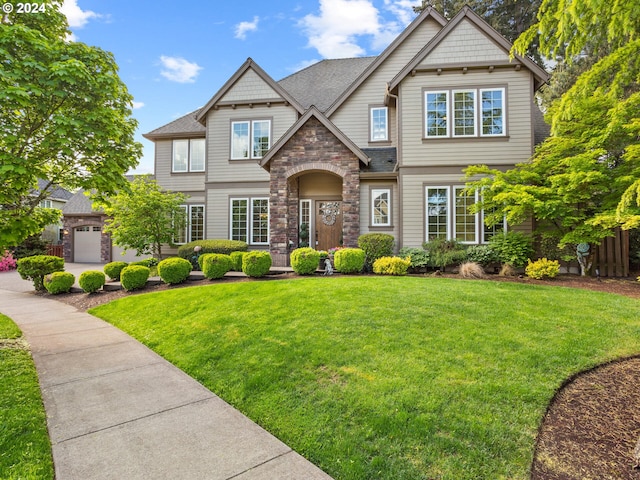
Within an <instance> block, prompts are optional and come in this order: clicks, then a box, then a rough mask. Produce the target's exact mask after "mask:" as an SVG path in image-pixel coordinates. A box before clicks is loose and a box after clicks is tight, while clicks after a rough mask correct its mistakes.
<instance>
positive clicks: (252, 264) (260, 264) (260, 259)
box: [242, 250, 271, 278]
mask: <svg viewBox="0 0 640 480" xmlns="http://www.w3.org/2000/svg"><path fill="white" fill-rule="evenodd" d="M269 269H271V254H270V253H269V252H261V251H259V250H254V251H252V252H248V253H247V254H246V255H244V256H243V257H242V271H243V272H244V274H245V275H246V276H247V277H254V278H259V277H264V276H265V275H266V274H267V273H269Z"/></svg>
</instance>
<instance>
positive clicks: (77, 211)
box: [62, 189, 100, 216]
mask: <svg viewBox="0 0 640 480" xmlns="http://www.w3.org/2000/svg"><path fill="white" fill-rule="evenodd" d="M99 213H100V211H99V210H94V209H93V205H92V202H91V199H90V198H89V197H88V196H87V195H85V190H82V189H80V190H78V191H77V192H76V193H75V194H74V195H73V196H72V197H71V199H70V200H69V201H68V202H67V204H66V205H65V206H64V207H63V208H62V214H63V215H66V216H69V215H91V214H99Z"/></svg>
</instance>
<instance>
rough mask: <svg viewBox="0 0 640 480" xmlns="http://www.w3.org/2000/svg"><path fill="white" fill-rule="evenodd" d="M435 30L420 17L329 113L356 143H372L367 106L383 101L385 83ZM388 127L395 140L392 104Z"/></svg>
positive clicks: (433, 25)
mask: <svg viewBox="0 0 640 480" xmlns="http://www.w3.org/2000/svg"><path fill="white" fill-rule="evenodd" d="M439 30H440V25H439V24H437V23H436V22H435V21H434V20H432V19H428V20H426V21H424V22H423V23H422V24H421V25H420V26H419V27H418V28H416V30H415V31H414V32H413V33H412V34H411V35H410V36H409V37H408V38H407V39H406V40H405V41H404V43H403V44H402V45H400V46H399V47H398V48H396V50H395V51H394V52H393V54H391V55H390V56H389V58H387V59H386V60H385V61H384V62H383V63H382V64H381V65H380V66H379V67H378V69H377V70H376V71H375V72H374V73H373V74H371V76H370V77H369V78H368V79H367V80H366V81H365V82H364V83H363V84H362V85H360V87H359V88H358V89H357V90H356V91H355V92H354V93H353V94H352V95H351V96H350V97H349V99H347V100H346V101H345V102H344V104H343V105H341V106H340V108H339V109H338V110H337V111H336V112H335V113H334V114H333V115H332V116H331V121H332V122H334V123H335V125H336V126H337V127H338V128H339V129H340V130H342V131H343V132H344V133H345V134H346V135H347V136H348V137H349V138H350V139H351V140H353V141H354V142H355V143H356V144H357V145H358V146H359V147H369V146H375V145H376V144H375V143H373V144H370V143H369V106H370V105H381V104H382V103H383V102H384V95H385V92H386V85H387V83H388V82H390V81H391V80H392V79H393V77H395V76H396V74H397V73H398V72H399V71H400V70H402V68H403V67H404V66H405V65H407V63H409V62H410V61H411V59H412V58H413V57H414V56H415V55H416V54H417V53H418V52H419V51H420V49H421V48H423V47H424V46H425V45H426V44H427V43H428V42H429V40H431V39H432V38H433V37H434V36H435V35H436V34H437V33H438V31H439ZM389 127H390V138H391V140H392V142H393V144H395V140H396V112H395V108H390V109H389Z"/></svg>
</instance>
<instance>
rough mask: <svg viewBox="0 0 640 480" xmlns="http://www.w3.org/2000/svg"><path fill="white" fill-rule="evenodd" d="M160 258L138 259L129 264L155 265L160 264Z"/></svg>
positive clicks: (149, 266)
mask: <svg viewBox="0 0 640 480" xmlns="http://www.w3.org/2000/svg"><path fill="white" fill-rule="evenodd" d="M158 263H159V260H158V259H157V258H153V257H149V258H145V259H144V260H136V261H135V262H131V263H130V264H129V265H142V266H143V267H148V268H151V267H155V266H156V265H158Z"/></svg>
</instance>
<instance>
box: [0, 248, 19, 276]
mask: <svg viewBox="0 0 640 480" xmlns="http://www.w3.org/2000/svg"><path fill="white" fill-rule="evenodd" d="M17 266H18V265H17V263H16V259H15V258H13V254H12V253H11V252H10V251H9V250H5V251H4V254H3V255H2V257H0V272H8V271H9V270H15V269H16V267H17Z"/></svg>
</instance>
